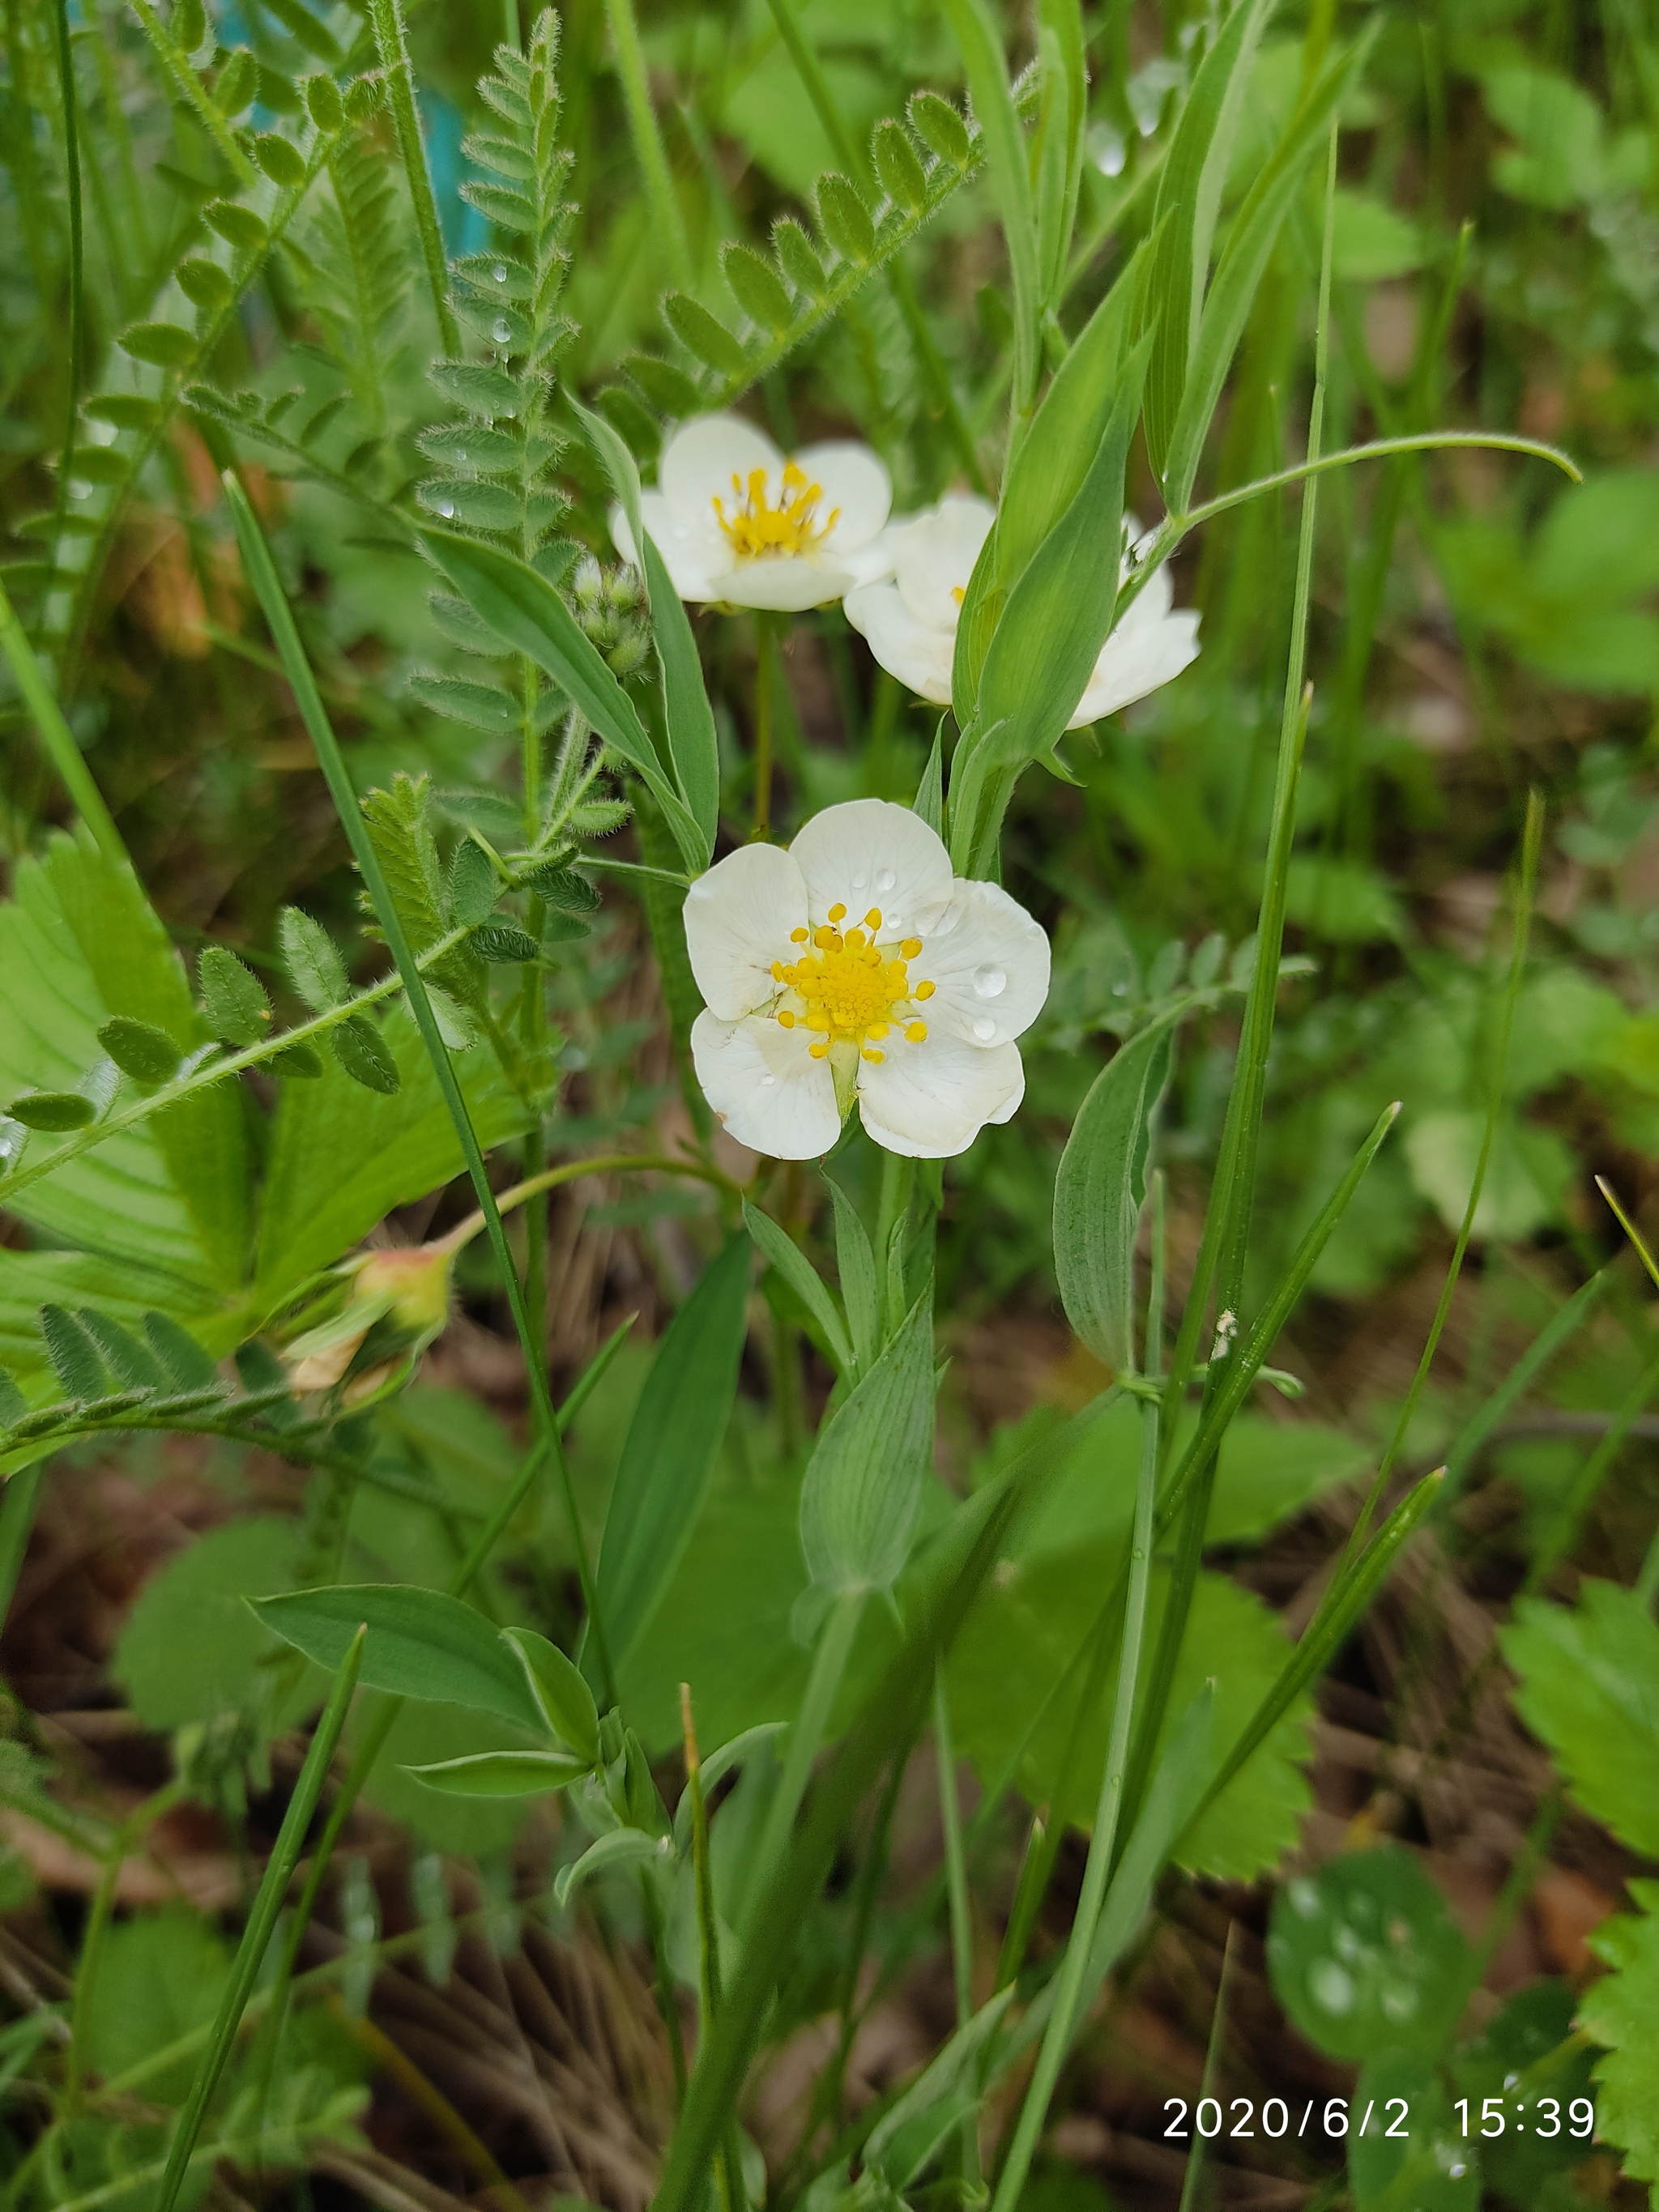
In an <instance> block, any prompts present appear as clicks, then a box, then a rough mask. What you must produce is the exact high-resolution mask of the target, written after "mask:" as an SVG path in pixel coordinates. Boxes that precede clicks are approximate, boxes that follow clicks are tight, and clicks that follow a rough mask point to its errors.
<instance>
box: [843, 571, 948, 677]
mask: <svg viewBox="0 0 1659 2212" xmlns="http://www.w3.org/2000/svg"><path fill="white" fill-rule="evenodd" d="M842 611H843V612H844V613H845V615H846V617H847V619H848V622H849V623H852V625H853V627H854V629H855V630H857V631H858V633H859V635H860V636H861V637H862V638H864V639H865V641H866V643H867V644H868V645H869V647H870V650H871V652H872V653H874V655H875V656H876V659H878V661H879V662H880V663H881V665H882V666H883V667H884V669H885V670H886V671H887V673H888V674H889V675H890V676H896V677H897V678H898V680H899V682H900V683H901V684H908V685H909V687H910V689H911V690H913V691H914V692H915V693H916V694H917V696H919V697H921V698H923V699H931V700H932V701H933V704H934V706H936V707H948V706H949V705H950V703H951V660H952V659H953V657H954V655H955V653H956V647H957V640H956V630H955V628H954V625H953V626H952V627H951V629H933V627H932V626H931V625H930V624H928V623H923V622H918V621H917V620H916V617H915V615H913V614H912V613H911V611H910V610H909V608H908V607H907V606H906V605H905V604H904V601H903V599H902V598H901V597H900V596H899V590H898V586H897V585H896V584H860V586H858V588H857V590H856V591H851V592H848V594H847V598H846V599H845V601H844V602H843V605H842Z"/></svg>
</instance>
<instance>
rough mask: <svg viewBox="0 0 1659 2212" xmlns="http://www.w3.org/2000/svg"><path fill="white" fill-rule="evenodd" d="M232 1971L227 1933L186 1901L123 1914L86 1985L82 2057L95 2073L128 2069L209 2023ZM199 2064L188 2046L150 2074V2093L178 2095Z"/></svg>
mask: <svg viewBox="0 0 1659 2212" xmlns="http://www.w3.org/2000/svg"><path fill="white" fill-rule="evenodd" d="M228 1972H230V1953H229V1951H228V1949H227V1948H226V1946H225V1943H224V1941H223V1938H222V1936H220V1934H219V1932H218V1930H217V1929H216V1928H215V1927H214V1925H213V1923H212V1922H211V1920H210V1919H209V1918H207V1917H204V1915H203V1914H202V1913H200V1912H197V1911H195V1910H194V1908H193V1907H191V1906H190V1905H184V1904H178V1905H163V1906H162V1907H161V1911H158V1912H137V1913H134V1914H133V1915H132V1916H131V1917H130V1918H127V1919H123V1920H118V1921H117V1922H116V1923H114V1924H113V1926H112V1927H111V1928H110V1929H108V1931H107V1933H106V1936H105V1938H104V1949H103V1954H102V1956H101V1958H100V1960H99V1966H98V1972H97V1974H96V1975H95V1976H94V1978H93V1980H92V1982H91V1984H90V1986H89V1988H88V2004H87V2014H86V2020H85V2025H84V2030H83V2033H84V2034H85V2037H86V2043H85V2047H84V2048H83V2050H82V2054H81V2056H82V2059H83V2061H84V2063H86V2065H87V2066H88V2068H90V2069H91V2070H92V2071H93V2072H94V2073H97V2074H104V2075H117V2074H122V2073H125V2071H126V2069H127V2068H128V2067H129V2066H134V2065H136V2064H137V2063H138V2061H139V2060H140V2059H143V2058H148V2057H149V2056H150V2054H151V2053H152V2052H153V2051H162V2050H165V2049H166V2047H167V2045H168V2044H170V2043H176V2042H177V2041H178V2040H179V2037H180V2036H183V2035H187V2034H189V2033H190V2032H191V2029H192V2028H199V2027H206V2025H207V2023H208V2022H209V2021H210V2020H211V2019H212V2018H213V2015H214V2013H215V2010H216V2008H217V2006H218V2002H219V1995H220V1991H221V1990H222V1989H223V1987H224V1982H225V1977H226V1975H227V1974H228ZM194 2069H195V2059H194V2056H193V2054H186V2055H185V2057H182V2058H180V2059H179V2060H178V2061H177V2063H175V2064H173V2065H172V2066H170V2067H168V2068H167V2069H165V2070H163V2071H162V2072H161V2073H159V2074H155V2075H151V2076H150V2078H149V2080H148V2081H146V2082H145V2084H144V2094H145V2096H146V2097H149V2098H153V2099H155V2101H156V2102H158V2103H162V2104H173V2103H177V2102H179V2101H180V2100H182V2099H183V2098H184V2097H185V2094H186V2093H187V2092H188V2091H189V2088H190V2082H191V2074H192V2072H193V2071H194Z"/></svg>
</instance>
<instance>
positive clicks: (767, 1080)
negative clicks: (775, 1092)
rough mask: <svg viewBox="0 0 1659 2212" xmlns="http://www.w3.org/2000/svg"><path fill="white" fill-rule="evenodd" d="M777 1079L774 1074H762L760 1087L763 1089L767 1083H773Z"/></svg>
mask: <svg viewBox="0 0 1659 2212" xmlns="http://www.w3.org/2000/svg"><path fill="white" fill-rule="evenodd" d="M776 1081H777V1077H776V1076H775V1075H763V1076H762V1078H761V1088H762V1089H763V1090H764V1089H765V1087H766V1085H768V1084H769V1083H775V1082H776Z"/></svg>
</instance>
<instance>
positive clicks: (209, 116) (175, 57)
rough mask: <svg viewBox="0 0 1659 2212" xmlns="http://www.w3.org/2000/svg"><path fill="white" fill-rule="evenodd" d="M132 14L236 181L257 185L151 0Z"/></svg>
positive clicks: (141, 0) (140, 2)
mask: <svg viewBox="0 0 1659 2212" xmlns="http://www.w3.org/2000/svg"><path fill="white" fill-rule="evenodd" d="M132 12H133V14H134V15H137V18H138V21H139V22H140V23H141V24H142V25H143V31H144V36H145V37H146V38H147V39H148V40H149V43H150V46H151V47H152V48H153V49H154V51H155V58H156V59H157V61H159V62H160V63H161V67H162V68H163V69H164V70H166V71H167V75H168V76H170V77H171V78H172V79H173V82H174V84H176V85H177V86H178V88H179V91H180V92H181V93H182V94H184V97H185V104H186V106H189V108H190V109H191V112H192V113H193V114H194V115H195V118H196V120H197V122H198V123H199V124H200V125H201V126H202V128H203V130H204V131H206V132H207V135H208V137H210V138H211V139H212V141H213V143H214V144H215V146H216V147H217V149H218V150H219V152H220V154H221V155H222V157H223V159H224V160H225V161H227V162H228V164H229V166H230V167H231V168H232V169H233V170H234V172H235V174H236V178H237V181H238V182H239V183H240V184H243V185H252V184H254V183H257V182H258V175H259V173H258V170H257V169H256V168H255V167H254V166H253V164H252V161H249V159H248V157H247V155H246V154H245V153H244V152H243V150H242V148H241V145H240V143H239V141H238V139H237V137H236V134H235V132H234V131H233V130H232V129H231V127H230V125H229V123H228V121H227V120H226V118H225V117H224V116H223V115H222V113H221V112H220V111H219V109H218V108H217V107H216V106H215V105H214V101H213V96H212V94H210V92H209V90H208V88H207V87H206V86H205V85H204V83H203V82H202V80H201V78H200V77H199V76H197V73H196V70H195V69H194V68H193V67H192V66H191V59H190V57H189V55H188V54H186V53H185V52H183V51H182V49H181V48H179V46H175V45H174V43H173V34H172V33H171V32H169V31H168V30H167V28H166V27H165V26H164V25H163V23H162V21H161V17H160V16H159V15H157V14H156V12H155V9H154V8H153V7H152V6H151V5H150V0H132Z"/></svg>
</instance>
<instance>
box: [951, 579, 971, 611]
mask: <svg viewBox="0 0 1659 2212" xmlns="http://www.w3.org/2000/svg"><path fill="white" fill-rule="evenodd" d="M967 596H968V592H967V588H966V586H964V585H962V584H952V585H951V598H952V599H954V600H955V601H956V603H957V605H958V606H960V605H962V603H963V600H964V599H966V598H967Z"/></svg>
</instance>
